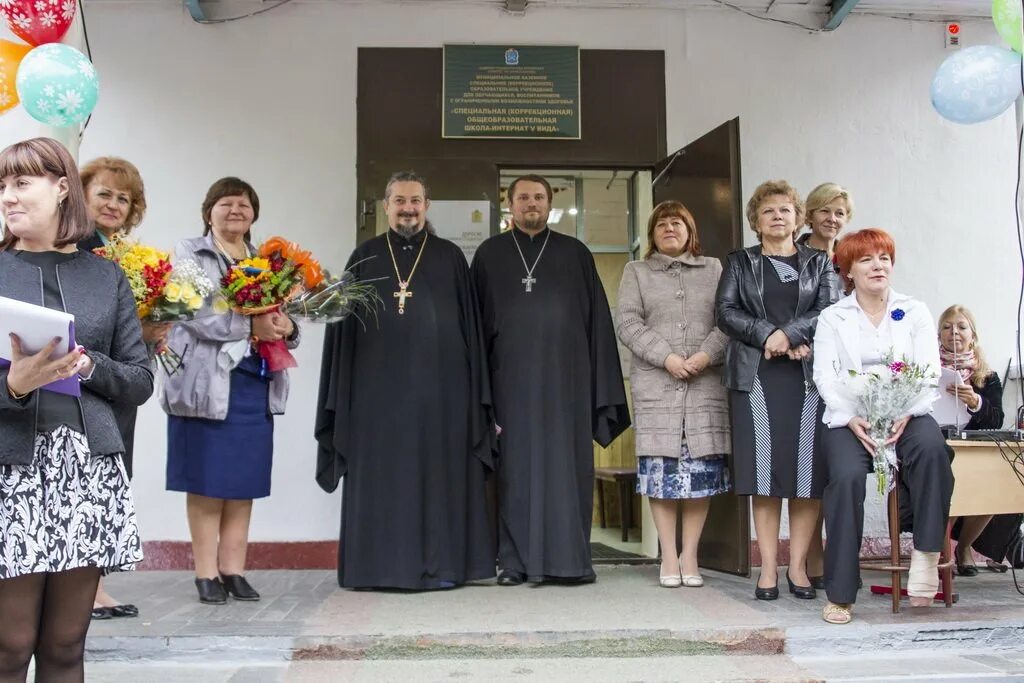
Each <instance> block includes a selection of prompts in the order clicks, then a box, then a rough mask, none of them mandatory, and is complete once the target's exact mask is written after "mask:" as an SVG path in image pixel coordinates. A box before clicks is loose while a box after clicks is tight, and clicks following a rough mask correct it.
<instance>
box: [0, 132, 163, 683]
mask: <svg viewBox="0 0 1024 683" xmlns="http://www.w3.org/2000/svg"><path fill="white" fill-rule="evenodd" d="M0 216H2V217H3V222H4V231H3V238H2V239H0V296H4V297H7V298H9V299H15V300H18V301H22V302H25V303H29V304H33V305H35V306H45V307H47V308H52V309H55V310H59V311H64V312H66V313H70V314H72V315H74V322H75V341H76V342H77V343H78V346H77V347H76V348H74V349H72V350H71V351H70V352H66V349H67V346H65V347H64V349H61V350H60V351H58V350H57V344H58V342H57V341H56V340H55V341H51V342H50V343H49V344H48V345H47V346H46V347H45V348H43V349H42V350H41V351H40V350H39V349H31V350H30V349H27V348H23V347H22V344H21V340H20V339H19V338H18V337H17V336H16V334H12V335H11V339H10V342H11V343H10V348H11V352H10V358H8V359H7V360H9V361H10V363H9V364H7V365H5V367H2V368H0V539H3V540H2V542H0V681H19V680H25V677H26V675H27V672H28V667H29V662H30V661H31V660H32V659H35V677H36V680H37V681H80V680H83V678H84V673H83V654H84V650H85V636H86V632H87V631H88V628H89V617H90V611H91V608H92V603H93V598H94V597H95V596H96V585H97V582H98V581H99V578H100V575H101V574H102V573H107V572H111V571H121V570H130V569H134V568H135V565H136V564H138V563H139V562H140V561H141V560H142V543H141V541H140V540H139V532H138V525H137V524H136V521H135V508H134V502H133V500H132V495H131V491H130V490H129V488H128V477H127V474H126V473H125V470H124V463H123V461H122V457H121V456H122V453H124V441H123V440H122V438H121V434H120V431H119V430H118V426H117V421H116V408H115V407H114V401H115V399H116V400H117V401H118V402H119V403H124V404H131V405H135V406H137V405H141V404H142V403H144V402H145V401H146V399H148V398H149V397H150V395H151V394H152V393H153V373H152V372H151V371H150V369H149V363H148V359H147V357H146V346H145V344H143V342H142V328H141V326H140V325H139V319H138V315H137V314H136V311H135V300H134V298H133V297H132V292H131V287H130V286H129V284H128V280H127V279H126V278H125V275H124V273H122V272H121V269H120V268H118V267H117V265H116V264H114V263H112V262H110V261H107V260H106V259H103V258H101V257H99V256H96V255H95V254H90V253H87V252H82V251H79V250H78V249H77V248H76V246H75V245H76V243H77V242H79V241H81V240H82V239H84V238H85V237H87V236H88V233H89V232H90V230H91V228H90V226H89V222H88V219H87V217H86V208H85V197H84V195H83V192H82V183H81V180H80V179H79V176H78V170H77V169H76V168H75V163H74V160H73V159H72V158H71V155H70V154H68V152H67V150H66V149H64V147H62V146H61V145H60V143H58V142H56V141H55V140H51V139H49V138H35V139H33V140H27V141H25V142H19V143H16V144H14V145H11V146H10V147H8V148H6V149H5V150H3V151H2V152H0ZM15 332H16V330H15ZM5 341H6V340H5ZM66 343H67V340H65V344H66ZM5 350H6V349H5ZM30 351H34V352H35V353H30ZM55 382H61V383H62V384H61V387H62V388H64V389H65V390H67V389H68V388H69V387H70V388H71V393H60V392H57V391H53V390H51V389H52V388H53V387H52V386H51V385H53V384H54V383H55ZM76 393H77V394H79V395H74V394H76Z"/></svg>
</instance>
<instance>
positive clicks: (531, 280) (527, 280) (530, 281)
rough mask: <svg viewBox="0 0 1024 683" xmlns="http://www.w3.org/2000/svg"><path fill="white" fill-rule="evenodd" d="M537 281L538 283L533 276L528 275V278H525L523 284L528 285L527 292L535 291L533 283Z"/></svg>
mask: <svg viewBox="0 0 1024 683" xmlns="http://www.w3.org/2000/svg"><path fill="white" fill-rule="evenodd" d="M536 281H537V278H535V277H534V276H532V275H527V276H526V277H524V278H523V284H524V285H526V291H527V292H532V291H533V283H534V282H536Z"/></svg>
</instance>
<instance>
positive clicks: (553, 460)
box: [472, 228, 629, 582]
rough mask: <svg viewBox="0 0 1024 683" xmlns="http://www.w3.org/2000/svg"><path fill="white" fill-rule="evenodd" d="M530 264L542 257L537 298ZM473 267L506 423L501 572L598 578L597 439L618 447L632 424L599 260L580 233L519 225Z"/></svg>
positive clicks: (484, 248)
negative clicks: (594, 544) (532, 232)
mask: <svg viewBox="0 0 1024 683" xmlns="http://www.w3.org/2000/svg"><path fill="white" fill-rule="evenodd" d="M548 235H550V237H548ZM545 239H548V243H547V246H546V247H544V246H543V245H544V241H545ZM513 240H518V241H519V245H520V248H521V249H522V251H523V257H522V258H521V257H520V253H519V251H518V250H517V249H516V243H515V242H514V241H513ZM542 248H543V254H542V255H541V249H542ZM538 255H541V258H540V261H537V258H538ZM524 258H525V261H526V263H529V264H530V265H531V266H533V264H534V262H535V261H536V262H537V265H536V267H535V268H534V270H533V278H535V279H536V281H535V282H531V283H529V285H530V289H531V291H526V283H524V279H525V278H527V273H526V268H525V266H524V264H523V259H524ZM472 272H473V279H474V281H475V282H476V286H477V294H478V296H479V297H480V306H481V314H482V318H483V327H484V336H485V339H486V343H487V351H488V360H489V364H490V369H491V387H492V391H493V392H494V406H495V413H496V414H495V419H496V421H497V423H498V424H499V425H500V426H501V428H502V433H501V436H500V437H499V457H498V506H499V519H498V533H499V541H498V547H499V550H498V565H499V567H500V568H501V569H503V570H504V569H510V570H513V571H517V572H520V573H522V574H525V575H526V579H527V580H528V581H531V582H540V581H547V580H558V579H566V580H588V579H590V578H592V577H593V568H592V565H591V558H590V528H591V521H592V520H591V518H592V515H593V512H592V510H593V496H594V451H593V443H592V441H597V442H598V443H599V444H601V445H602V446H607V445H608V444H610V443H611V442H612V441H613V440H614V439H615V437H617V436H618V435H619V434H620V433H622V431H623V430H625V429H626V428H627V427H628V426H629V411H628V409H627V407H626V392H625V389H624V387H623V383H622V370H621V367H620V365H619V354H618V349H617V346H616V341H615V333H614V328H613V325H612V318H611V312H610V310H609V307H608V299H607V298H606V297H605V293H604V289H603V288H602V286H601V282H600V280H599V279H598V275H597V270H596V269H595V267H594V258H593V256H592V255H591V254H590V251H589V250H588V249H587V247H586V246H585V245H584V244H583V243H582V242H580V241H579V240H577V239H575V238H573V237H569V236H567V235H562V234H560V233H557V232H554V231H551V230H550V229H548V228H545V229H544V230H543V231H542V232H540V233H539V234H538V235H536V236H534V237H533V238H530V236H529V235H528V234H527V233H525V232H522V231H520V230H519V229H518V228H514V229H513V230H509V231H508V232H505V233H503V234H500V235H496V236H494V237H491V238H490V239H488V240H486V241H485V242H484V243H483V244H482V245H481V246H480V248H479V249H478V250H477V252H476V256H475V257H474V259H473V267H472Z"/></svg>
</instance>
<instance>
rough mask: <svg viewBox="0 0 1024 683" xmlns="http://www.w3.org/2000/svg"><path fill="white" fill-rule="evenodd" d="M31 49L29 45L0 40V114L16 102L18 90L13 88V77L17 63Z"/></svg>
mask: <svg viewBox="0 0 1024 683" xmlns="http://www.w3.org/2000/svg"><path fill="white" fill-rule="evenodd" d="M31 50H32V46H31V45H25V44H23V43H13V42H11V41H9V40H0V114H3V113H5V112H6V111H7V110H8V109H12V108H14V107H15V106H16V105H17V104H18V91H17V90H15V89H14V77H15V76H16V75H17V74H18V65H19V64H21V60H22V59H23V58H24V57H25V55H27V54H28V53H29V52H30V51H31Z"/></svg>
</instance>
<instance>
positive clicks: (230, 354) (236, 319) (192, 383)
mask: <svg viewBox="0 0 1024 683" xmlns="http://www.w3.org/2000/svg"><path fill="white" fill-rule="evenodd" d="M259 212H260V200H259V197H258V196H256V191H255V190H254V189H253V188H252V186H251V185H249V183H247V182H245V181H243V180H239V179H238V178H221V179H220V180H218V181H217V182H215V183H214V184H213V185H212V186H210V189H209V190H208V191H207V193H206V199H205V200H204V201H203V208H202V215H203V223H204V226H205V229H204V232H203V237H197V238H194V239H187V240H183V241H182V242H180V243H179V244H178V246H177V248H176V249H175V260H176V262H181V261H184V260H192V261H195V262H196V263H198V264H199V265H200V266H201V267H202V268H203V270H204V271H205V272H206V274H207V276H209V278H210V279H211V280H212V281H213V282H217V283H219V282H220V280H221V278H222V277H223V276H224V274H225V273H227V271H228V268H229V267H230V266H231V265H233V264H234V263H236V262H238V261H241V260H243V259H246V258H248V257H250V256H253V255H254V254H255V253H256V250H255V248H254V247H253V245H252V242H251V241H250V233H249V230H250V228H251V227H252V224H253V223H255V222H256V219H257V218H259ZM280 339H285V340H287V344H288V347H289V348H295V347H296V346H298V343H299V329H298V327H297V326H296V325H295V324H294V323H293V322H292V321H291V320H290V319H288V317H287V316H285V315H282V314H280V313H277V312H272V313H265V314H263V315H257V316H245V315H241V314H239V313H235V312H232V311H226V312H222V313H216V312H215V311H214V310H213V308H212V306H211V305H210V304H209V303H207V305H206V306H205V307H204V308H203V309H202V310H201V311H200V312H199V315H198V316H196V319H195V320H192V321H189V322H184V323H180V324H178V325H176V326H175V327H174V329H173V330H172V331H171V333H170V335H169V336H168V339H167V344H168V346H169V347H170V348H171V349H172V350H174V351H176V352H177V353H179V354H180V355H181V356H182V359H183V363H184V365H183V367H182V368H181V370H180V371H179V372H176V373H174V374H173V375H170V376H169V377H167V378H166V380H165V381H164V383H163V391H162V393H161V401H162V405H163V408H164V410H165V411H166V412H167V415H168V418H167V490H169V491H183V492H185V493H187V494H188V497H187V498H186V509H187V511H188V524H189V532H190V533H191V535H192V554H193V556H194V557H195V564H196V581H195V582H196V590H197V591H198V592H199V601H200V602H204V603H207V604H214V605H221V604H224V603H225V602H227V596H228V595H231V596H232V597H233V598H235V599H236V600H259V599H260V594H259V593H257V592H256V591H255V590H253V588H252V586H250V585H249V582H248V581H246V579H245V576H244V573H245V559H246V552H247V549H248V544H249V518H250V516H251V514H252V501H253V499H254V498H264V497H266V496H269V495H270V472H271V466H272V463H273V452H274V415H281V414H283V413H284V406H285V402H286V400H287V398H288V372H287V371H286V370H281V371H278V372H270V371H268V370H267V368H266V365H265V363H264V362H263V361H262V359H261V358H260V356H259V354H258V353H256V352H255V351H254V346H253V341H254V340H261V341H268V342H271V341H278V340H280Z"/></svg>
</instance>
